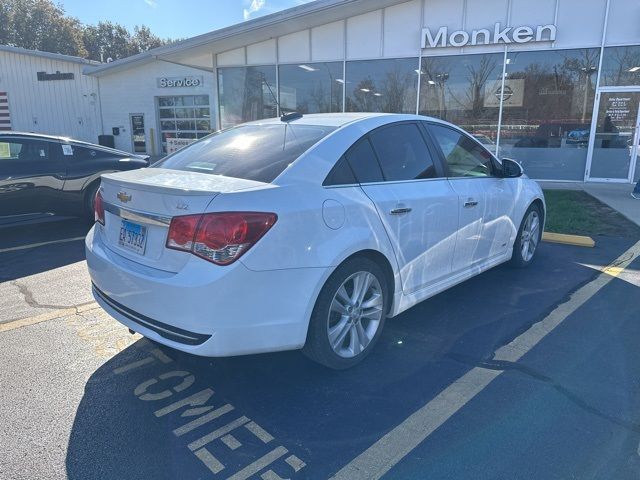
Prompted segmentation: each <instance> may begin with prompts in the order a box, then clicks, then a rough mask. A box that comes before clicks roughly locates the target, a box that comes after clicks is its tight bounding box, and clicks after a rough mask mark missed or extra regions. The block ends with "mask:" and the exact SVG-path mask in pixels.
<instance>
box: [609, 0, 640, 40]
mask: <svg viewBox="0 0 640 480" xmlns="http://www.w3.org/2000/svg"><path fill="white" fill-rule="evenodd" d="M639 43H640V1H638V0H611V4H610V7H609V22H608V26H607V36H606V39H605V44H606V45H626V44H636V45H637V44H639Z"/></svg>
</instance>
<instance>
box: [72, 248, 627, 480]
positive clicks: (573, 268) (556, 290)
mask: <svg viewBox="0 0 640 480" xmlns="http://www.w3.org/2000/svg"><path fill="white" fill-rule="evenodd" d="M631 243H632V242H631V241H629V240H620V239H608V238H604V237H603V238H600V239H599V243H598V247H597V248H594V249H581V248H575V247H567V246H560V245H548V244H543V245H542V246H541V248H540V252H539V256H538V258H537V259H536V262H535V263H534V265H532V266H531V267H530V268H529V269H524V270H513V269H510V268H508V267H506V266H505V267H498V268H496V269H493V270H491V271H489V272H486V273H484V274H483V275H481V276H479V277H476V278H474V279H472V280H469V281H467V282H465V283H463V284H460V285H459V286H457V287H455V288H453V289H450V290H449V291H447V292H444V293H442V294H440V295H438V296H436V297H434V298H432V299H430V300H427V301H425V302H423V303H421V304H419V305H417V306H416V307H414V308H412V309H411V310H409V311H407V312H405V313H403V314H402V315H400V316H398V317H397V318H395V319H392V320H390V321H389V322H388V323H387V326H386V329H385V332H384V333H383V336H382V338H381V341H380V343H379V345H378V346H377V348H376V349H375V350H374V352H373V353H372V355H371V356H370V357H369V358H368V359H367V360H366V361H365V362H363V363H362V364H360V365H359V366H357V367H356V368H353V369H351V370H348V371H342V372H335V371H330V370H327V369H325V368H323V367H320V366H318V365H316V364H314V363H312V362H310V361H309V360H307V359H306V358H305V357H303V356H302V355H301V354H300V353H299V352H284V353H277V354H266V355H254V356H246V357H237V358H226V359H208V358H200V357H194V356H190V355H187V354H183V353H180V352H177V351H173V350H170V349H166V348H158V346H157V345H155V344H154V343H152V342H149V341H147V340H141V341H139V342H137V343H136V344H134V345H133V346H131V347H129V348H128V349H126V350H125V351H123V352H121V353H120V354H118V355H116V356H115V357H113V358H112V359H111V360H109V361H108V362H106V363H105V364H104V365H102V366H101V367H100V368H99V369H98V370H97V371H96V372H94V373H93V375H92V376H91V377H90V378H89V379H88V381H87V383H86V387H85V392H84V396H83V399H82V401H81V403H80V405H79V407H78V410H77V413H76V416H75V421H74V424H73V428H72V432H71V435H70V439H69V445H68V450H67V459H66V467H67V473H68V477H69V478H70V479H92V478H101V479H111V478H113V479H121V478H128V479H137V478H140V479H142V478H154V479H164V478H166V479H171V478H228V477H230V476H231V475H233V474H235V473H238V475H237V476H236V477H234V478H249V477H251V478H260V477H261V476H262V478H263V479H265V480H271V479H277V478H328V477H329V476H331V474H333V473H335V472H336V471H337V470H339V469H340V468H341V467H342V466H343V465H345V464H346V463H348V462H349V461H350V460H351V459H353V458H354V457H356V456H357V455H358V454H359V453H360V452H362V451H363V450H365V449H366V448H368V447H369V446H370V445H371V444H373V443H374V442H375V441H377V440H378V439H379V438H380V437H382V436H383V435H384V434H385V433H386V432H387V431H389V430H390V429H391V428H393V427H394V426H396V425H397V424H399V423H400V422H402V421H403V420H404V419H405V418H407V417H408V416H409V415H410V414H412V413H413V412H414V411H415V410H417V409H418V408H420V407H421V406H423V405H424V404H425V403H427V402H428V401H429V400H430V399H432V398H433V397H434V396H435V395H437V394H438V393H439V392H440V391H442V390H443V389H444V388H445V387H446V386H448V385H449V384H451V383H452V382H453V381H455V380H456V379H457V378H459V377H460V376H462V375H463V374H464V373H465V372H466V371H468V370H469V369H470V368H471V366H470V365H468V364H466V363H461V362H459V361H457V360H456V356H460V355H464V356H465V358H477V359H478V360H481V359H489V358H491V356H492V354H493V351H494V349H495V348H496V347H498V346H501V345H503V344H504V343H506V342H507V341H509V340H511V339H512V338H514V337H515V336H517V335H518V334H519V333H520V332H522V331H524V330H526V329H527V328H528V327H529V326H530V325H531V324H532V323H534V322H536V321H538V320H540V319H541V318H543V317H544V316H545V314H546V313H548V312H550V311H551V310H553V308H554V307H555V306H556V305H557V304H558V303H560V302H562V301H563V300H564V299H566V298H567V296H568V295H569V294H570V293H571V292H572V291H574V290H575V289H576V288H578V286H580V285H582V284H584V283H586V282H587V281H589V280H591V279H592V278H594V277H595V275H596V274H597V272H596V271H594V270H593V269H591V268H588V267H585V266H583V265H581V264H595V265H606V264H608V263H609V262H610V261H611V260H613V259H614V258H616V257H617V256H618V255H619V254H620V253H621V252H622V251H624V250H625V249H626V248H628V246H630V245H631ZM450 448H454V447H453V446H452V447H450ZM251 465H252V466H253V468H252V467H251ZM496 473H497V472H496Z"/></svg>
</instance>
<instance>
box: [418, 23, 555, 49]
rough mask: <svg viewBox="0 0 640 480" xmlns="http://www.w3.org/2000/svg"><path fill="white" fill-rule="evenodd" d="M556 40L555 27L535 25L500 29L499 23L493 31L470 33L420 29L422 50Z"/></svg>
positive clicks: (444, 28)
mask: <svg viewBox="0 0 640 480" xmlns="http://www.w3.org/2000/svg"><path fill="white" fill-rule="evenodd" d="M555 39H556V26H555V25H553V24H549V25H537V26H535V27H529V26H526V25H522V26H519V27H502V26H501V25H500V23H496V24H495V25H494V28H493V30H489V29H488V28H480V29H478V30H472V31H471V33H469V32H466V31H464V30H455V31H453V32H451V33H449V29H448V28H447V27H440V28H439V29H438V31H437V32H436V33H435V34H433V33H432V32H431V30H430V29H428V28H423V29H422V48H436V47H464V46H467V45H496V44H500V43H505V44H509V43H528V42H553V41H554V40H555Z"/></svg>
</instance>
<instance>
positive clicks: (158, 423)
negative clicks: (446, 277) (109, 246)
mask: <svg viewBox="0 0 640 480" xmlns="http://www.w3.org/2000/svg"><path fill="white" fill-rule="evenodd" d="M87 229H88V227H87V226H86V225H85V224H83V223H82V222H80V221H78V220H75V219H56V218H50V219H45V221H44V223H43V222H42V221H38V222H36V223H34V222H23V223H21V224H18V225H11V226H6V225H5V226H0V364H1V365H2V368H0V392H2V402H0V425H2V428H0V451H2V455H1V456H0V478H2V479H35V478H71V479H94V478H101V479H123V478H127V479H138V478H140V479H142V478H157V479H165V478H166V479H173V478H181V479H182V478H184V479H198V478H202V479H205V478H211V479H217V478H232V479H247V478H262V479H264V480H276V479H279V478H283V479H284V478H313V479H315V478H318V479H325V478H337V479H359V478H363V479H364V478H380V477H384V478H389V479H417V478H420V479H422V478H424V479H441V478H442V479H445V478H447V479H470V478H473V479H530V478H540V479H570V478H576V479H585V478H594V479H595V478H598V479H600V478H602V479H609V478H610V479H637V478H640V381H639V380H638V379H640V348H638V340H639V339H640V321H639V320H640V313H639V312H640V290H638V289H639V288H640V257H639V255H640V245H639V244H637V243H636V242H638V239H634V238H610V237H598V238H597V239H596V241H597V245H596V247H595V248H593V249H588V248H579V247H571V246H562V245H553V244H547V243H543V244H541V247H540V250H539V252H538V258H537V259H536V261H535V263H534V264H533V265H532V266H531V267H530V268H529V269H526V270H513V269H510V268H508V267H506V266H501V267H498V268H495V269H493V270H491V271H488V272H486V273H484V274H482V275H480V276H479V277H476V278H474V279H472V280H469V281H467V282H465V283H463V284H461V285H458V286H457V287H455V288H453V289H451V290H449V291H447V292H445V293H442V294H440V295H438V296H436V297H434V298H432V299H430V300H427V301H425V302H423V303H421V304H419V305H417V306H416V307H414V308H412V309H410V310H409V311H407V312H405V313H403V314H402V315H400V316H398V317H397V318H395V319H393V320H391V321H389V322H388V323H387V325H386V328H385V331H384V333H383V336H382V338H381V341H380V343H379V344H378V346H377V347H376V350H375V351H374V352H373V354H372V355H371V356H370V357H369V358H368V359H367V360H366V361H365V362H363V363H362V364H361V365H359V366H357V367H356V368H353V369H351V370H348V371H341V372H336V371H331V370H327V369H325V368H323V367H320V366H318V365H316V364H314V363H312V362H311V361H309V360H307V359H306V358H305V357H303V356H302V355H301V354H300V353H298V352H284V353H277V354H268V355H256V356H247V357H238V358H226V359H206V358H198V357H192V356H189V355H186V354H183V353H180V352H176V351H172V350H170V349H167V348H164V347H159V346H157V345H155V344H153V343H152V342H149V341H147V340H145V339H143V338H141V337H140V336H139V335H130V334H129V333H128V331H127V329H126V328H125V327H123V326H121V325H119V324H118V323H117V322H115V321H114V320H112V319H110V318H109V317H108V316H107V315H106V314H105V313H104V312H102V311H101V310H100V309H99V308H98V307H97V306H96V305H95V304H94V303H93V302H92V298H91V294H90V284H89V280H88V276H87V273H86V268H85V266H84V262H83V259H84V246H83V242H82V240H81V238H82V237H83V236H84V235H85V234H86V231H87ZM608 265H609V268H606V269H605V267H607V266H608ZM603 269H605V271H604V272H603ZM212 308H214V307H213V306H212Z"/></svg>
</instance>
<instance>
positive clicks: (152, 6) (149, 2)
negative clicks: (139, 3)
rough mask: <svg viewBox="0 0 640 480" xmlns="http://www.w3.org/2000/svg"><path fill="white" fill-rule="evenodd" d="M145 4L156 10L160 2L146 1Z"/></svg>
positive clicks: (154, 0)
mask: <svg viewBox="0 0 640 480" xmlns="http://www.w3.org/2000/svg"><path fill="white" fill-rule="evenodd" d="M144 3H146V4H147V5H149V6H150V7H151V8H156V7H157V6H158V2H157V1H156V0H144Z"/></svg>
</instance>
